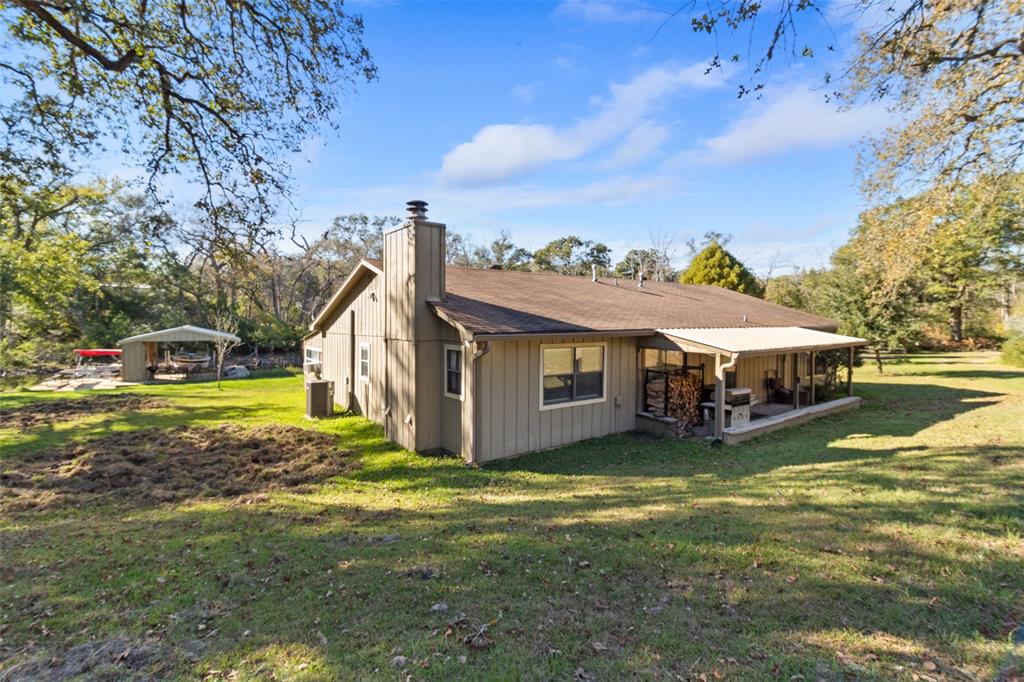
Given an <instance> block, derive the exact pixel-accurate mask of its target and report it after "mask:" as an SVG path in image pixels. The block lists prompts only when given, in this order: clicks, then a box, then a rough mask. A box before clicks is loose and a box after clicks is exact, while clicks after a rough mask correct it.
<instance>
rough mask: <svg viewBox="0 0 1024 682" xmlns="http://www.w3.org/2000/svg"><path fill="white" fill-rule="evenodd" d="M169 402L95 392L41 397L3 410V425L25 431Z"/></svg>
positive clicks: (149, 408) (0, 423)
mask: <svg viewBox="0 0 1024 682" xmlns="http://www.w3.org/2000/svg"><path fill="white" fill-rule="evenodd" d="M169 404H170V403H168V402H167V401H166V400H161V399H160V398H153V397H152V396H148V395H135V394H121V395H107V394H104V395H93V396H89V397H87V398H62V399H59V400H41V401H38V402H34V403H29V404H28V405H24V406H22V407H16V408H14V409H11V410H3V411H2V412H0V428H11V427H17V428H19V429H21V430H22V431H25V430H27V429H30V428H32V427H33V426H39V425H40V424H50V423H53V422H63V421H70V420H72V419H78V418H79V417H85V416H88V415H91V414H103V413H106V412H138V411H141V410H156V409H159V408H161V407H167V406H168V405H169Z"/></svg>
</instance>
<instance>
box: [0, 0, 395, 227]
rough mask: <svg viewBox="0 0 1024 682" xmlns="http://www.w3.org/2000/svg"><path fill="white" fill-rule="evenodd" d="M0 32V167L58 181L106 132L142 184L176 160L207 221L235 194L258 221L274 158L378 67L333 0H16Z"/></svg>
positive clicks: (271, 196) (268, 209) (245, 213)
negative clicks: (65, 0) (141, 175)
mask: <svg viewBox="0 0 1024 682" xmlns="http://www.w3.org/2000/svg"><path fill="white" fill-rule="evenodd" d="M0 30H5V31H6V32H7V33H8V35H9V36H10V38H11V42H12V45H11V48H12V49H10V50H8V52H7V53H6V55H5V56H4V57H0V87H3V88H4V89H5V91H6V92H9V93H10V96H9V97H5V98H4V100H3V102H2V103H0V130H2V131H3V134H0V140H2V141H0V161H2V164H0V166H2V168H3V169H4V170H3V171H2V173H0V175H2V176H3V177H2V178H0V179H4V180H9V181H13V180H16V181H17V182H19V183H20V184H23V185H27V186H36V187H41V186H43V185H48V184H53V183H55V182H61V181H66V180H67V179H68V178H70V177H72V176H73V175H74V174H75V172H76V171H77V170H78V168H79V167H80V165H81V164H82V163H83V162H84V160H85V159H86V158H88V156H89V155H90V154H93V153H95V152H97V151H98V150H99V149H100V142H101V141H102V140H104V139H106V138H112V139H115V140H117V141H118V142H120V143H121V145H122V147H123V148H124V149H125V151H126V152H127V153H129V154H131V155H133V156H134V157H135V158H136V159H137V160H138V161H139V162H140V164H141V165H144V167H145V168H146V169H147V171H148V172H149V174H150V182H149V187H150V189H151V190H152V189H154V188H155V186H156V185H155V182H156V179H157V178H158V177H159V176H161V175H164V174H167V173H178V172H182V173H183V174H184V175H186V177H187V178H188V179H189V180H191V181H193V182H195V183H197V184H199V186H200V187H201V190H202V191H201V199H200V200H199V202H198V203H199V205H200V207H201V208H203V209H204V210H205V211H207V212H209V213H210V215H211V216H212V218H213V219H214V220H222V219H223V217H222V216H223V215H224V212H223V211H219V208H220V207H222V206H224V205H232V206H233V207H234V208H233V209H232V211H231V212H232V213H234V214H235V217H236V218H240V219H242V220H243V221H244V222H245V223H246V224H250V225H253V226H254V227H256V228H257V229H261V228H262V227H263V226H264V225H265V224H266V223H267V222H268V220H269V219H270V218H271V217H272V216H273V215H274V214H275V211H276V209H277V206H278V204H279V203H280V199H281V198H282V196H283V195H286V194H287V193H288V191H289V183H290V172H291V171H290V168H289V167H288V165H287V163H286V162H285V160H284V158H285V156H286V155H287V154H288V153H290V152H294V151H296V150H297V149H298V148H299V147H300V145H301V143H302V141H303V140H304V139H306V137H307V136H308V135H310V134H312V133H314V132H315V131H316V129H317V128H318V127H319V126H320V125H321V124H324V123H331V122H332V117H333V113H334V111H335V109H336V108H337V106H338V104H339V102H340V100H341V97H342V96H343V95H344V93H345V92H346V89H347V86H349V85H351V84H352V83H354V82H356V81H357V80H361V79H362V80H372V79H373V78H375V77H376V67H375V66H374V64H373V60H372V59H371V57H370V54H369V52H368V51H367V50H366V48H365V46H364V45H363V43H362V30H363V24H362V20H361V19H360V18H359V17H358V16H350V15H349V14H347V13H346V12H344V11H342V8H341V3H339V2H333V1H331V0H249V1H246V2H229V3H221V2H215V1H214V0H199V1H197V2H189V3H184V4H183V3H180V2H177V1H175V0H157V1H151V0H125V1H124V2H104V1H98V2H97V1H87V2H75V3H69V4H63V5H53V4H49V3H41V2H36V1H35V0H15V1H13V2H11V3H2V4H0ZM19 54H20V56H17V57H15V55H19ZM44 93H45V94H44Z"/></svg>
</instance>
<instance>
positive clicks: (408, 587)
mask: <svg viewBox="0 0 1024 682" xmlns="http://www.w3.org/2000/svg"><path fill="white" fill-rule="evenodd" d="M995 362H996V357H995V355H994V354H980V353H977V354H944V355H929V356H916V357H913V358H912V359H911V360H910V361H908V362H905V363H903V364H899V365H896V366H892V367H890V368H888V369H887V373H886V374H885V375H881V376H879V375H876V374H875V373H874V370H873V369H871V368H868V367H865V368H863V369H861V370H860V371H859V376H858V377H857V382H856V384H855V390H856V393H857V394H858V395H861V396H862V397H864V398H865V400H866V403H865V405H864V406H863V407H862V408H861V409H860V410H858V411H855V412H851V413H847V414H843V415H839V416H835V417H830V418H825V419H822V420H819V421H817V422H813V423H810V424H807V425H805V426H802V427H798V428H795V429H791V430H788V431H782V432H779V433H776V434H772V435H769V436H766V437H763V438H761V439H759V440H755V441H752V442H749V443H745V444H743V445H741V446H737V447H734V448H720V447H712V446H710V445H708V444H706V443H704V442H698V441H692V442H670V441H651V440H648V439H645V438H642V437H639V436H634V435H631V434H623V435H619V436H614V437H609V438H604V439H600V440H594V441H589V442H585V443H581V444H577V445H575V446H572V447H568V448H563V449H560V450H556V451H550V452H544V453H538V454H535V455H531V456H528V457H525V458H521V459H518V460H513V461H509V462H505V463H502V464H499V465H495V466H491V467H488V468H484V469H469V468H466V467H465V466H464V465H463V464H462V463H461V462H460V461H457V460H455V459H444V458H427V457H420V456H416V455H413V454H410V453H408V452H404V451H401V450H399V449H397V448H396V447H395V446H393V445H391V444H389V443H387V442H386V441H384V440H383V438H382V436H381V432H380V430H379V429H378V428H377V427H376V426H374V425H372V424H370V423H369V422H367V421H365V420H362V419H359V418H336V419H331V420H325V421H322V422H318V423H315V424H314V423H311V422H308V421H306V420H305V419H304V418H303V416H302V412H303V401H304V397H303V393H302V383H301V378H300V377H298V376H293V375H289V374H285V373H278V374H271V375H269V376H263V377H259V378H253V379H248V380H239V381H234V382H226V383H225V384H224V390H222V391H218V390H217V389H216V387H215V386H212V385H183V386H161V387H142V388H139V389H136V390H137V391H138V392H142V393H146V394H151V395H154V396H159V397H161V398H163V399H164V400H166V401H167V405H166V406H164V407H160V408H158V409H155V410H147V411H141V412H135V413H127V414H119V413H107V414H98V415H92V416H86V417H82V418H79V419H77V420H76V421H72V422H67V423H53V424H43V425H40V426H35V427H31V428H29V429H28V430H26V431H22V430H18V429H16V428H7V429H0V449H2V460H0V461H2V468H3V471H4V472H5V476H6V477H7V478H8V479H9V477H10V476H11V475H16V474H18V473H19V472H22V471H29V470H31V467H32V464H33V462H34V461H36V460H38V458H40V457H44V456H46V455H47V453H51V454H52V453H53V452H54V451H55V449H59V448H63V447H67V444H68V442H69V441H87V440H88V439H92V438H97V437H103V436H107V435H108V434H110V433H111V432H116V431H130V430H136V429H141V428H146V427H160V428H167V429H170V428H171V427H176V426H178V425H211V426H214V425H218V424H221V423H225V422H230V423H235V424H242V425H253V426H257V425H261V424H266V423H268V422H273V423H280V424H291V425H298V426H301V427H303V428H315V429H319V430H321V431H324V432H327V433H329V434H332V435H334V436H336V437H337V439H338V441H339V443H340V444H341V446H342V447H344V448H348V449H352V450H354V451H355V454H354V455H352V456H351V457H350V458H349V459H350V460H351V461H352V462H353V463H354V466H352V467H350V468H349V469H348V470H347V471H346V472H345V473H343V474H341V475H339V476H334V477H331V478H329V479H327V480H323V481H321V482H319V483H316V484H315V485H313V486H312V487H310V488H308V489H301V488H300V489H294V490H293V489H288V488H274V489H271V490H269V491H251V490H250V491H246V492H245V493H244V494H240V495H232V496H217V495H215V494H213V495H211V494H205V495H204V496H201V497H197V498H193V499H190V500H185V501H182V500H178V501H173V502H160V501H159V498H156V497H153V498H138V497H135V498H131V499H127V500H126V499H119V498H117V497H116V496H114V497H113V498H103V499H98V500H93V501H89V500H86V501H85V502H82V503H77V504H69V503H67V502H65V503H59V502H56V503H53V504H51V505H46V504H43V505H41V506H39V507H38V508H35V509H27V510H26V509H14V510H8V511H6V512H5V513H4V516H3V519H2V526H0V527H2V531H3V553H2V558H0V561H2V566H0V576H2V581H3V582H2V595H0V603H2V604H3V609H4V616H3V618H4V624H3V626H2V627H3V629H2V632H0V637H2V639H0V658H2V659H6V663H5V664H4V666H5V669H6V670H7V673H8V674H10V673H16V672H17V671H18V670H21V671H22V674H26V675H28V674H30V673H31V674H33V675H35V676H39V675H40V674H41V671H48V676H50V675H54V674H56V673H55V671H58V669H59V668H60V666H61V665H62V664H63V665H65V666H66V660H67V659H68V658H69V656H70V658H71V659H74V658H75V656H78V657H79V658H81V655H82V651H83V650H84V649H83V647H81V646H79V647H78V648H77V649H76V648H75V647H76V645H81V644H83V643H87V642H89V641H90V640H92V641H94V642H97V643H99V644H95V645H93V646H95V647H99V645H100V644H102V643H106V642H111V641H113V642H115V644H114V645H111V647H113V648H111V647H108V648H107V649H101V648H97V649H95V651H99V652H100V653H97V654H96V656H97V657H98V658H102V659H103V661H102V662H103V663H104V664H105V665H107V664H109V666H113V667H112V668H110V670H113V671H114V673H113V674H114V675H127V674H128V672H130V671H134V672H135V673H136V674H137V675H138V676H139V677H140V678H144V677H147V676H149V675H150V674H154V673H155V674H156V675H158V676H169V677H181V678H203V677H209V678H211V679H221V678H224V679H250V678H258V679H267V678H270V677H271V676H276V679H309V680H319V679H337V678H342V679H351V678H385V679H396V678H402V679H406V677H407V676H411V677H412V678H413V679H421V678H425V679H450V678H452V677H466V678H473V679H552V678H555V679H572V678H573V677H576V678H578V679H621V678H625V677H633V678H665V679H706V680H714V679H744V680H745V679H766V680H801V679H804V680H813V679H850V678H855V679H906V680H929V679H952V680H961V679H963V680H968V679H991V678H995V677H997V676H1001V677H1002V678H1003V679H1015V678H1014V675H1020V674H1021V672H1024V666H1022V663H1021V660H1022V659H1024V642H1022V640H1024V630H1016V629H1017V628H1018V627H1020V624H1021V623H1024V371H1021V370H1015V369H1012V368H1010V367H1005V366H1000V365H998V364H995ZM63 397H65V396H64V395H56V396H54V395H40V394H28V393H14V394H7V395H4V396H2V398H0V400H2V401H3V409H4V410H5V411H7V410H13V409H15V408H17V407H18V406H20V405H22V404H23V403H27V402H29V401H32V400H40V399H54V398H63ZM1015 630H1016V633H1015ZM114 637H121V638H122V639H119V640H113V639H112V638H114ZM1014 641H1016V642H1018V643H1017V644H1016V645H1015V644H1014ZM115 649H116V650H115ZM120 649H125V651H120V652H119V650H120ZM133 652H134V653H133ZM115 654H116V655H115ZM47 661H48V662H47ZM44 662H45V663H44ZM19 665H22V666H24V667H22V668H18V667H17V666H19ZM33 666H35V667H33ZM46 666H49V667H46ZM75 670H78V671H82V670H84V671H85V672H84V673H83V674H84V675H86V676H90V677H91V676H97V675H99V672H98V671H99V670H100V668H88V667H85V668H82V667H79V668H77V669H76V668H73V667H72V668H67V667H65V670H64V672H65V673H67V672H69V671H70V672H74V671H75ZM107 672H109V670H108V671H107ZM3 676H4V673H3V672H0V678H2V677H3Z"/></svg>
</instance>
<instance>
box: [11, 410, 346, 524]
mask: <svg viewBox="0 0 1024 682" xmlns="http://www.w3.org/2000/svg"><path fill="white" fill-rule="evenodd" d="M349 455H351V451H347V450H342V449H340V448H339V447H338V442H337V439H336V438H335V437H334V436H330V435H328V434H325V433H321V432H319V431H311V430H308V429H301V428H298V427H295V426H279V425H267V426H260V427H256V428H242V427H240V426H235V425H231V424H226V425H221V426H219V427H216V428H205V427H186V426H179V427H177V428H173V429H145V430H141V431H132V432H128V433H114V434H110V435H108V436H104V437H102V438H97V439H95V440H91V441H88V442H86V443H83V444H80V445H71V446H68V447H66V448H64V449H62V450H55V451H41V452H38V453H35V454H33V455H32V456H31V457H29V458H27V459H26V460H25V461H24V462H22V463H19V464H14V465H13V466H12V467H11V468H10V469H9V470H8V471H6V472H4V473H3V474H0V488H3V489H4V498H5V499H4V506H5V507H6V508H7V509H9V510H19V509H32V508H38V507H48V506H53V505H60V504H75V505H78V504H83V503H87V502H89V501H92V500H96V499H101V498H102V499H113V500H117V501H131V502H133V503H134V504H153V503H159V502H164V501H175V500H182V499H188V498H192V497H203V496H205V497H210V496H213V497H231V496H235V495H243V494H249V493H253V492H256V491H260V490H267V489H272V488H286V487H287V488H291V487H297V486H305V485H310V484H314V483H318V482H322V481H324V480H326V479H328V478H330V477H332V476H336V475H338V474H340V473H343V472H344V471H346V470H347V469H349V468H350V466H351V461H350V460H349V459H348V456H349Z"/></svg>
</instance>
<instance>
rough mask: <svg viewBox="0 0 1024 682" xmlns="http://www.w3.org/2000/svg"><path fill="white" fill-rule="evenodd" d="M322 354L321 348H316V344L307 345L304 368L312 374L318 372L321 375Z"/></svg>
mask: <svg viewBox="0 0 1024 682" xmlns="http://www.w3.org/2000/svg"><path fill="white" fill-rule="evenodd" d="M320 356H321V351H320V349H319V348H316V347H315V346H306V356H305V359H304V360H303V362H302V367H303V369H304V370H305V371H306V372H308V373H310V374H316V375H318V376H319V374H320Z"/></svg>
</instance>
